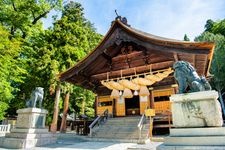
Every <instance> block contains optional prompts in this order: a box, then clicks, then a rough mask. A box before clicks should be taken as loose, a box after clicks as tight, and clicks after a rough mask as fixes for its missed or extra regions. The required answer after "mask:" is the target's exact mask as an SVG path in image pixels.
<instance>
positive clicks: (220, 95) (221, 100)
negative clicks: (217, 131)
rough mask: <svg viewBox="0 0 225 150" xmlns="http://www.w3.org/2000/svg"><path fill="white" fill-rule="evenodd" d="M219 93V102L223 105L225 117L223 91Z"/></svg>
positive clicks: (223, 109) (224, 109)
mask: <svg viewBox="0 0 225 150" xmlns="http://www.w3.org/2000/svg"><path fill="white" fill-rule="evenodd" d="M218 93H219V100H220V104H221V107H222V111H223V115H224V116H225V107H224V102H223V97H222V94H221V90H218Z"/></svg>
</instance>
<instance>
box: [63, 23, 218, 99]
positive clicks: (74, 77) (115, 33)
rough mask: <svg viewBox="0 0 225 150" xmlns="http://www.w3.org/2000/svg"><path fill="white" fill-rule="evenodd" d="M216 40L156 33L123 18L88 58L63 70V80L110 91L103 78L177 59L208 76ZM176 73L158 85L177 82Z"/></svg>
mask: <svg viewBox="0 0 225 150" xmlns="http://www.w3.org/2000/svg"><path fill="white" fill-rule="evenodd" d="M214 46H215V45H214V43H209V42H187V41H179V40H174V39H168V38H163V37H159V36H155V35H152V34H149V33H146V32H142V31H139V30H137V29H134V28H132V27H130V26H127V25H126V24H123V23H122V22H121V21H120V20H119V19H117V20H115V21H114V22H113V23H112V26H111V28H110V29H109V31H108V32H107V34H106V35H105V36H104V38H103V39H102V41H101V42H100V43H99V45H98V46H97V47H96V48H95V49H94V50H92V51H91V53H90V54H88V55H87V56H86V57H85V58H84V59H82V60H81V61H80V62H78V63H77V64H75V65H74V66H73V67H71V68H69V69H68V70H67V71H65V72H63V73H61V74H60V75H59V78H60V80H61V81H66V82H70V83H72V84H76V85H80V86H82V87H84V88H86V89H89V90H92V91H93V92H95V93H97V94H99V95H104V94H107V93H109V90H107V89H106V88H105V87H103V86H102V85H101V83H100V81H101V80H105V79H107V76H108V77H109V78H117V77H121V72H122V75H123V76H127V75H132V74H134V69H135V72H136V73H144V72H147V71H149V67H150V66H151V69H152V70H153V71H154V70H160V69H165V68H168V67H171V66H172V65H173V63H174V62H175V61H179V60H184V61H188V62H190V63H191V64H192V65H193V66H194V67H195V68H196V70H197V72H198V74H200V75H204V76H207V75H208V74H209V68H210V64H211V60H212V56H213V50H214ZM174 83H175V80H174V79H173V77H172V76H170V77H168V78H167V79H165V80H163V81H161V82H159V83H157V84H154V85H153V86H164V85H170V84H174Z"/></svg>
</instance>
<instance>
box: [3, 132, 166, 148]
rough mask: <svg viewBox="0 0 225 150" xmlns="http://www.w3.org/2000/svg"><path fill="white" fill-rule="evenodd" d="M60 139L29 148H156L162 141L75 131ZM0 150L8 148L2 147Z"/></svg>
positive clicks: (61, 136) (63, 135)
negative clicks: (125, 139) (105, 137)
mask: <svg viewBox="0 0 225 150" xmlns="http://www.w3.org/2000/svg"><path fill="white" fill-rule="evenodd" d="M57 136H58V140H57V142H56V143H55V144H49V145H45V146H40V147H34V148H30V149H27V150H53V149H54V150H55V149H56V150H155V149H156V147H157V146H158V145H160V144H161V143H162V142H151V141H150V140H148V141H147V142H146V144H137V143H125V142H119V141H107V140H106V141H99V140H95V141H93V140H92V139H90V138H88V137H85V136H78V135H75V134H74V133H71V134H70V133H66V134H58V135H57ZM0 150H6V149H5V148H0Z"/></svg>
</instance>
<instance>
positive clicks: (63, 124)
mask: <svg viewBox="0 0 225 150" xmlns="http://www.w3.org/2000/svg"><path fill="white" fill-rule="evenodd" d="M69 99H70V92H67V93H66V96H65V99H64V106H63V116H62V122H61V126H60V132H62V133H65V132H66V121H67V112H68V108H69Z"/></svg>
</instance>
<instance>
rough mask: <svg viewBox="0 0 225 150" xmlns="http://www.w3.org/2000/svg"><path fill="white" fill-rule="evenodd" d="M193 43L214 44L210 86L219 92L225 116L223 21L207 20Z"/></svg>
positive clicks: (224, 32) (224, 33) (224, 34)
mask: <svg viewBox="0 0 225 150" xmlns="http://www.w3.org/2000/svg"><path fill="white" fill-rule="evenodd" d="M195 41H207V42H214V43H215V45H216V46H215V49H214V55H213V60H212V64H211V68H210V72H211V74H212V75H213V78H212V80H211V84H212V86H213V88H214V89H216V90H217V91H218V92H219V99H220V103H221V105H222V109H223V114H224V115H225V106H224V100H223V96H222V94H223V92H224V90H225V89H224V87H225V72H224V70H225V61H224V60H225V19H224V20H220V21H216V22H214V21H212V20H211V19H209V20H208V21H207V22H206V25H205V31H204V32H203V33H202V34H201V35H200V36H198V37H196V38H195Z"/></svg>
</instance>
